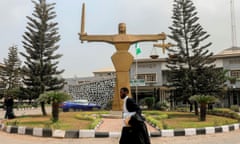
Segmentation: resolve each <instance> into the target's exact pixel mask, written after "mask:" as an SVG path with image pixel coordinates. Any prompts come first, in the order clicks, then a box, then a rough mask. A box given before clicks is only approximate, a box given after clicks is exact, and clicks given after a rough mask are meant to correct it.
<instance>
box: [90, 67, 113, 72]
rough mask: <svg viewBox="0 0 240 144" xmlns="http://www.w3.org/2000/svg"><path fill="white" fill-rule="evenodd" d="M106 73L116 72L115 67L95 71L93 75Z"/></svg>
mask: <svg viewBox="0 0 240 144" xmlns="http://www.w3.org/2000/svg"><path fill="white" fill-rule="evenodd" d="M104 72H115V69H114V68H113V67H109V68H101V69H98V70H95V71H94V72H93V73H104Z"/></svg>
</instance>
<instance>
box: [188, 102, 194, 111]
mask: <svg viewBox="0 0 240 144" xmlns="http://www.w3.org/2000/svg"><path fill="white" fill-rule="evenodd" d="M188 103H189V105H190V106H189V111H190V112H192V111H193V104H192V103H191V102H190V101H188Z"/></svg>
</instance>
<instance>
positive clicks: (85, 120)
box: [5, 111, 238, 130]
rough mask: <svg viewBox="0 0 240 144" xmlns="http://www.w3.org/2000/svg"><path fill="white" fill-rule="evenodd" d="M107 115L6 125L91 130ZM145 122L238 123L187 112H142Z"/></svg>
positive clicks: (36, 118) (171, 125)
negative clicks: (200, 119) (204, 118)
mask: <svg viewBox="0 0 240 144" xmlns="http://www.w3.org/2000/svg"><path fill="white" fill-rule="evenodd" d="M103 113H105V114H106V113H109V112H107V111H91V112H85V111H80V112H60V115H59V121H58V122H56V123H53V122H52V121H51V116H50V115H48V116H42V115H32V116H31V115H28V116H21V117H17V118H15V119H12V120H7V121H5V123H6V124H7V125H16V126H26V127H40V128H51V129H62V130H79V129H93V128H94V127H95V126H96V125H97V124H98V123H99V122H100V120H101V117H100V114H103ZM143 113H144V115H145V117H146V118H147V120H148V121H149V122H151V123H153V124H155V125H157V126H158V127H159V128H160V129H182V128H201V127H208V126H220V125H226V124H233V123H238V120H235V119H231V118H226V117H219V116H213V115H207V118H206V121H204V122H200V121H199V120H198V116H195V115H194V113H189V112H160V111H144V112H143Z"/></svg>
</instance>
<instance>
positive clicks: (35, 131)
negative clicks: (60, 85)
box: [0, 123, 240, 138]
mask: <svg viewBox="0 0 240 144" xmlns="http://www.w3.org/2000/svg"><path fill="white" fill-rule="evenodd" d="M238 129H240V123H238V124H232V125H223V126H217V127H205V128H186V129H175V130H173V129H170V130H159V131H158V132H151V133H149V135H150V137H173V136H194V135H206V134H214V133H223V132H231V131H234V130H238ZM0 130H2V131H5V132H7V133H12V134H21V135H32V136H37V137H53V138H107V137H111V138H113V137H115V138H119V137H120V136H121V132H100V131H96V130H84V129H83V130H75V131H74V130H67V131H64V130H52V129H45V128H27V127H17V126H5V125H4V124H0Z"/></svg>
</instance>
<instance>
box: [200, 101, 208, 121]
mask: <svg viewBox="0 0 240 144" xmlns="http://www.w3.org/2000/svg"><path fill="white" fill-rule="evenodd" d="M206 106H207V105H206V104H205V103H201V104H200V121H205V120H206V109H207V107H206Z"/></svg>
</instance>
